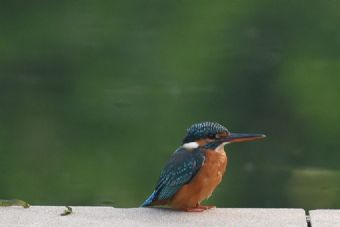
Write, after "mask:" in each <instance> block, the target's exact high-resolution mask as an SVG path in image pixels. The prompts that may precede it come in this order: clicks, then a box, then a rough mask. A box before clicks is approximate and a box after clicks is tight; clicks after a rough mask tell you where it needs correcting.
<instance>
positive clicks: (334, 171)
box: [0, 0, 340, 209]
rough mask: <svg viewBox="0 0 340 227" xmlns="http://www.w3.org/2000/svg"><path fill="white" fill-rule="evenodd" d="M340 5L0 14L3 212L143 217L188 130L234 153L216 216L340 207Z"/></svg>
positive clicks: (66, 8)
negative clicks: (228, 211) (69, 210)
mask: <svg viewBox="0 0 340 227" xmlns="http://www.w3.org/2000/svg"><path fill="white" fill-rule="evenodd" d="M339 7H340V3H338V2H335V1H331V2H329V1H328V2H309V3H308V4H307V5H306V4H305V3H302V2H287V1H275V2H270V1H257V2H256V3H254V2H253V1H249V0H245V1H237V2H226V1H225V2H222V1H221V2H214V3H212V2H210V3H207V2H205V1H195V2H186V1H172V2H168V3H166V2H156V1H149V2H145V1H142V2H141V1H132V2H131V1H130V2H125V3H123V2H120V3H118V2H110V3H102V2H92V1H82V2H72V3H71V2H68V1H58V2H57V3H56V2H52V1H47V2H44V3H32V2H27V3H25V2H20V4H18V3H16V2H11V3H3V6H2V7H1V9H0V18H1V19H0V27H1V35H0V50H1V55H0V160H1V165H0V198H4V199H8V198H20V199H24V200H27V201H29V202H30V203H32V204H56V205H67V204H72V205H98V204H111V205H113V206H116V207H135V206H138V205H140V203H141V202H142V201H143V200H144V199H145V198H146V197H147V196H148V195H149V194H150V193H151V192H152V190H153V188H154V186H155V183H156V181H157V178H158V176H159V174H160V171H161V169H162V167H163V165H164V163H165V162H166V160H167V159H168V157H169V156H170V155H171V154H172V153H173V151H174V150H175V149H176V147H178V146H179V145H180V143H181V140H182V138H183V136H184V134H185V130H186V128H187V127H189V126H190V125H191V124H192V123H195V122H200V121H217V122H219V123H221V124H223V125H225V126H226V127H228V128H229V129H230V131H234V132H253V133H264V134H267V138H266V139H265V140H262V141H258V142H251V143H250V142H249V143H244V144H232V145H228V146H227V153H228V156H229V165H228V169H227V173H226V175H225V177H224V180H223V182H222V184H221V185H220V186H219V188H218V189H217V190H216V192H215V193H214V195H213V196H212V197H211V199H209V203H213V204H216V205H217V206H220V207H302V208H306V209H311V208H339V206H340V196H339V195H340V193H339V190H340V167H339V159H340V152H339V147H340V140H339V138H338V135H339V134H340V127H339V125H340V118H339V116H340V106H339V104H338V103H339V100H340V89H339V88H340V77H339V76H338V72H339V71H340V64H339V59H340V58H339V57H340V56H339V53H340V52H339V51H338V50H339V47H340V42H339V37H340V30H339V29H338V26H337V25H338V24H339V22H340V20H339V19H340V18H339V14H338V9H339Z"/></svg>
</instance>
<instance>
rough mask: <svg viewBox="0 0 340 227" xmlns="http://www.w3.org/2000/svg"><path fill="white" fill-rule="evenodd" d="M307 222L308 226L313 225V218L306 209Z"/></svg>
mask: <svg viewBox="0 0 340 227" xmlns="http://www.w3.org/2000/svg"><path fill="white" fill-rule="evenodd" d="M306 222H307V227H312V222H311V218H310V215H309V212H308V211H306Z"/></svg>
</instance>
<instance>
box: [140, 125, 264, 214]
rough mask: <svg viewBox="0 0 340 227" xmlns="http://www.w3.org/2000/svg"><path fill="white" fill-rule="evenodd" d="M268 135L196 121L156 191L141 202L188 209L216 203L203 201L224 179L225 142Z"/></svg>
mask: <svg viewBox="0 0 340 227" xmlns="http://www.w3.org/2000/svg"><path fill="white" fill-rule="evenodd" d="M265 137H266V136H265V135H263V134H250V133H247V134H246V133H231V132H229V131H228V129H227V128H225V127H224V126H222V125H220V124H218V123H214V122H202V123H197V124H194V125H192V126H191V127H190V128H188V129H187V134H186V136H185V137H184V139H183V144H182V146H180V147H179V148H177V150H176V151H175V152H174V153H173V154H172V156H171V157H170V159H169V160H168V162H167V163H166V165H165V167H164V169H163V170H162V172H161V175H160V177H159V180H158V182H157V185H156V188H155V190H154V192H153V193H152V194H151V195H150V196H149V198H147V199H146V200H145V202H144V203H143V204H142V205H141V206H142V207H149V206H159V205H167V206H170V207H172V208H173V209H178V210H183V211H188V212H201V211H204V210H207V209H210V208H213V207H215V206H204V205H201V202H202V201H203V200H205V199H207V198H209V197H210V196H211V194H212V193H213V191H214V190H215V188H216V187H217V186H218V185H219V184H220V183H221V180H222V177H223V175H224V172H225V169H226V166H227V155H226V153H225V150H224V146H225V145H226V144H229V143H235V142H245V141H252V140H258V139H263V138H265Z"/></svg>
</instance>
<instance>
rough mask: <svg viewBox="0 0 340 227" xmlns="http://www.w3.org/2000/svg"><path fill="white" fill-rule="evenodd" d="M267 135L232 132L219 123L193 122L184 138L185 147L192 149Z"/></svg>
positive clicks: (212, 146) (256, 138)
mask: <svg viewBox="0 0 340 227" xmlns="http://www.w3.org/2000/svg"><path fill="white" fill-rule="evenodd" d="M265 137H266V136H265V135H263V134H253V133H231V132H229V131H228V129H227V128H226V127H224V126H223V125H220V124H218V123H215V122H201V123H197V124H193V125H192V126H191V127H190V128H188V129H187V134H186V136H185V137H184V139H183V147H186V148H189V149H190V148H197V147H199V146H201V147H202V146H205V147H207V148H211V149H215V148H216V147H219V146H220V145H222V144H223V145H225V144H228V143H235V142H246V141H252V140H258V139H263V138H265Z"/></svg>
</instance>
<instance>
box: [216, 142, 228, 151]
mask: <svg viewBox="0 0 340 227" xmlns="http://www.w3.org/2000/svg"><path fill="white" fill-rule="evenodd" d="M229 143H230V142H225V143H222V144H221V145H220V146H218V147H216V149H215V150H216V151H219V150H221V149H222V150H223V149H224V146H225V145H227V144H229Z"/></svg>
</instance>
